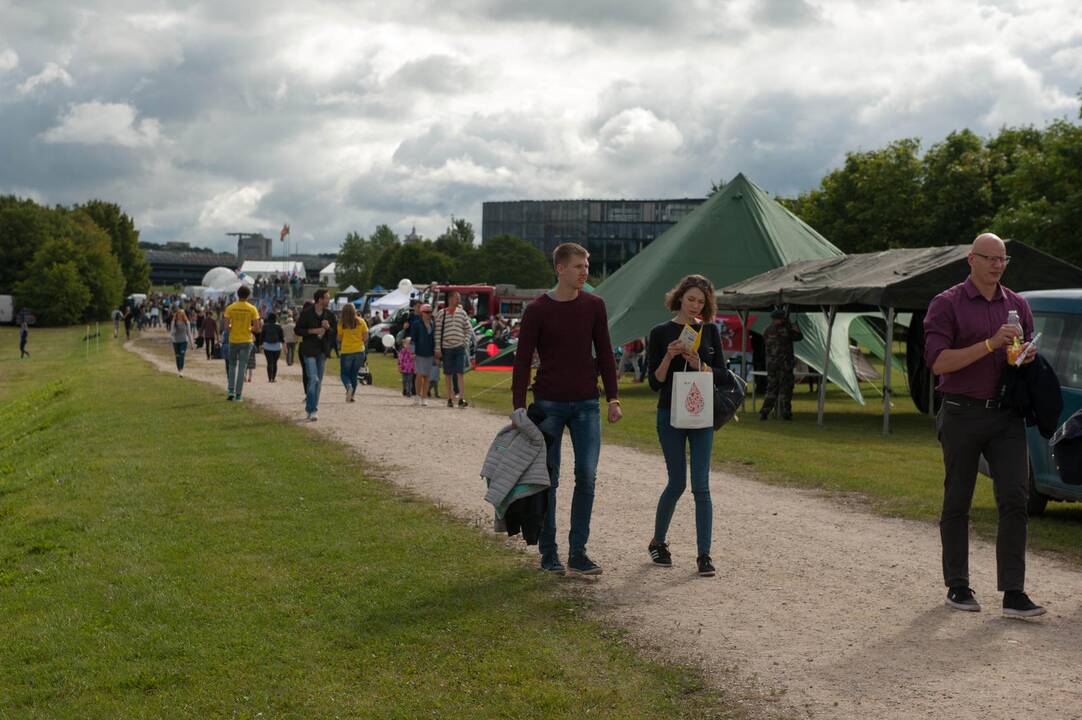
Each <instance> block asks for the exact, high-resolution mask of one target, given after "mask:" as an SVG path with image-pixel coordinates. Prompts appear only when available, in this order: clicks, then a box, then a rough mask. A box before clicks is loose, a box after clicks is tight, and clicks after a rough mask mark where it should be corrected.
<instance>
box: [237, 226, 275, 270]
mask: <svg viewBox="0 0 1082 720" xmlns="http://www.w3.org/2000/svg"><path fill="white" fill-rule="evenodd" d="M226 235H232V236H234V237H236V238H237V262H238V263H243V262H244V261H245V260H272V259H274V258H273V255H274V241H273V240H271V239H270V238H269V237H266V236H265V235H263V233H226Z"/></svg>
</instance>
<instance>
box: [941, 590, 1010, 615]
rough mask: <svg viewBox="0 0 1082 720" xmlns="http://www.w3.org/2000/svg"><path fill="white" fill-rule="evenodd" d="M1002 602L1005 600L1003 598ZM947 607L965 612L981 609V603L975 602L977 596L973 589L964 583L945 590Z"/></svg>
mask: <svg viewBox="0 0 1082 720" xmlns="http://www.w3.org/2000/svg"><path fill="white" fill-rule="evenodd" d="M1004 602H1006V601H1005V600H1004ZM947 607H949V608H954V609H955V610H964V611H965V612H980V611H981V604H980V603H979V602H977V598H976V597H975V596H974V595H973V590H972V589H971V588H967V587H966V586H964V585H959V586H958V587H952V588H951V589H950V591H949V592H947Z"/></svg>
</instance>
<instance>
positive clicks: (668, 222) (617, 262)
mask: <svg viewBox="0 0 1082 720" xmlns="http://www.w3.org/2000/svg"><path fill="white" fill-rule="evenodd" d="M704 201H705V198H681V199H678V200H516V201H510V202H486V203H483V205H482V211H481V242H485V241H486V240H488V239H489V238H493V237H497V236H499V235H515V236H518V237H520V238H522V239H523V240H525V241H526V242H528V243H530V244H531V245H533V246H534V247H536V248H538V249H539V250H541V252H543V253H545V255H551V254H552V251H553V250H554V249H555V248H556V246H557V245H559V244H560V243H564V242H576V243H578V244H580V245H582V246H584V247H585V248H586V249H587V250H589V251H590V274H592V275H596V276H600V277H605V276H607V275H611V274H612V273H613V272H615V271H616V270H617V268H619V267H620V266H621V265H622V264H623V263H625V262H627V261H628V260H630V259H631V258H632V257H634V256H635V253H637V252H639V251H640V250H642V249H643V248H644V247H646V246H647V245H649V244H650V243H651V241H653V240H654V238H656V237H658V236H659V235H661V234H662V233H663V232H665V231H666V230H668V229H669V228H670V227H672V226H673V225H675V224H676V223H677V222H678V221H679V220H680V219H682V218H683V217H684V216H685V215H687V214H688V213H690V212H691V211H692V210H694V209H695V208H696V207H697V206H698V205H699V204H700V203H702V202H704Z"/></svg>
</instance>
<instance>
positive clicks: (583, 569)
mask: <svg viewBox="0 0 1082 720" xmlns="http://www.w3.org/2000/svg"><path fill="white" fill-rule="evenodd" d="M567 569H568V570H569V571H570V572H573V573H575V574H576V575H600V574H601V566H600V565H598V564H597V563H595V562H594V561H593V560H591V559H590V558H588V557H586V553H582V554H581V555H573V556H571V557H569V558H568V559H567Z"/></svg>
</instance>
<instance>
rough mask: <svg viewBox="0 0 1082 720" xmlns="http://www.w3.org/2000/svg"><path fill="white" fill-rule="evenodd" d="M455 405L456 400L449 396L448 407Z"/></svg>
mask: <svg viewBox="0 0 1082 720" xmlns="http://www.w3.org/2000/svg"><path fill="white" fill-rule="evenodd" d="M454 406H455V401H454V400H452V399H451V398H447V407H449V408H453V407H454Z"/></svg>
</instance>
